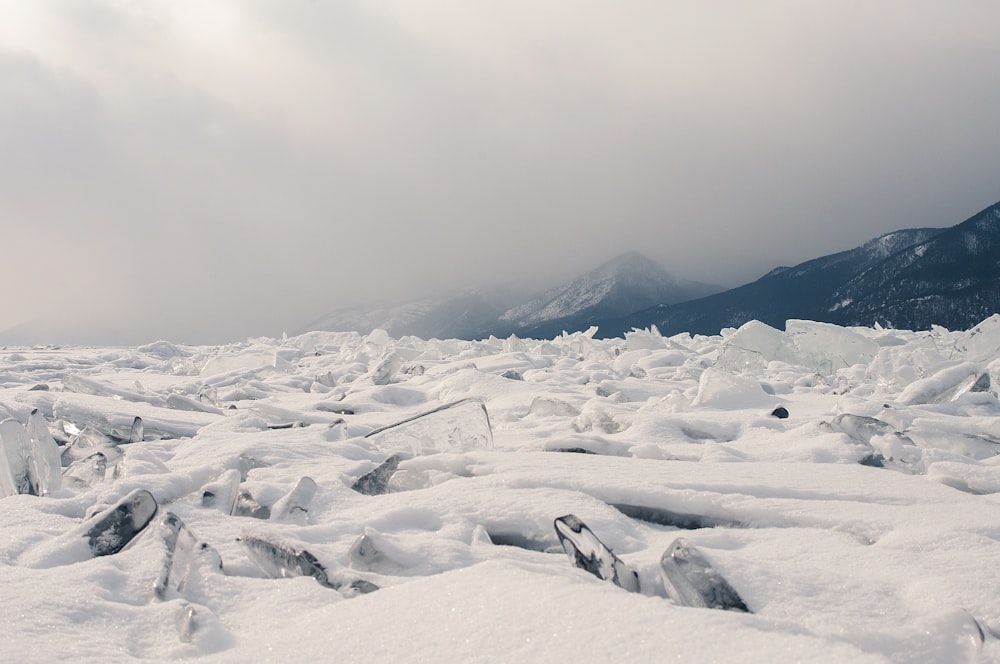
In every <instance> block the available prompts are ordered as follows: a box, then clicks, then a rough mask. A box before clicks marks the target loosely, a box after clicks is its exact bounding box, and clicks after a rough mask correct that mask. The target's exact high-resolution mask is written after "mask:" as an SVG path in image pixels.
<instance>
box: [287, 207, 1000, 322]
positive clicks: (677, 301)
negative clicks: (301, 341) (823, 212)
mask: <svg viewBox="0 0 1000 664" xmlns="http://www.w3.org/2000/svg"><path fill="white" fill-rule="evenodd" d="M998 312H1000V203H997V204H995V205H992V206H990V207H989V208H987V209H985V210H983V211H982V212H980V213H979V214H977V215H975V216H974V217H972V218H971V219H968V220H967V221H964V222H962V223H961V224H958V225H957V226H953V227H951V228H944V229H942V228H918V229H907V230H900V231H895V232H893V233H888V234H886V235H883V236H881V237H878V238H875V239H874V240H871V241H870V242H867V243H865V244H864V245H862V246H860V247H857V248H856V249H851V250H849V251H842V252H840V253H836V254H832V255H830V256H823V257H822V258H816V259H813V260H810V261H806V262H805V263H801V264H799V265H796V266H794V267H781V268H776V269H774V270H772V271H771V272H769V273H768V274H766V275H764V276H763V277H761V278H760V279H758V280H757V281H754V282H752V283H749V284H746V285H744V286H740V287H738V288H734V289H732V290H723V289H722V288H720V287H718V286H712V285H709V284H702V283H697V282H687V281H681V280H678V279H675V278H674V277H673V276H671V275H670V274H669V273H667V272H666V271H665V270H663V268H662V267H661V266H659V265H658V264H656V263H655V262H653V261H651V260H649V259H648V258H646V257H645V256H642V255H641V254H638V253H635V252H630V253H627V254H624V255H622V256H619V257H618V258H616V259H614V260H612V261H609V262H608V263H605V264H604V265H601V266H600V267H598V268H596V269H595V270H593V271H591V272H588V273H587V274H585V275H582V276H580V277H578V278H577V279H574V280H572V281H570V282H569V283H566V284H564V285H562V286H559V287H557V288H553V289H551V290H548V291H545V292H544V293H541V294H530V293H528V294H526V293H524V292H523V291H519V290H516V289H513V288H509V287H508V288H504V289H492V290H488V289H476V290H466V291H463V292H462V293H460V294H456V295H453V296H451V297H443V298H436V299H426V300H421V301H417V302H407V303H403V304H399V305H392V306H382V307H378V308H374V307H357V308H354V309H350V310H339V311H334V312H332V313H330V314H328V315H327V316H324V317H323V318H321V319H319V320H317V321H315V322H314V323H313V324H311V325H309V326H306V327H305V328H304V329H302V330H300V332H305V331H309V330H330V331H349V330H354V331H358V332H361V333H368V332H370V331H371V330H373V329H375V328H382V329H384V330H386V331H387V332H389V334H390V335H392V336H394V337H401V336H405V335H414V336H419V337H422V338H425V339H428V338H432V337H437V338H441V339H451V338H456V339H479V338H485V337H488V336H491V335H492V336H496V337H507V336H510V335H512V334H513V335H517V336H519V337H522V338H527V337H532V338H552V337H555V336H558V335H559V334H561V333H562V332H563V331H566V332H579V331H583V330H586V329H588V328H590V327H592V326H595V325H596V326H597V327H598V331H597V336H598V337H601V338H607V337H618V336H622V335H623V334H625V333H626V332H628V331H630V330H632V329H633V328H639V329H643V328H648V327H650V326H651V325H655V326H656V327H657V328H659V330H660V332H662V333H663V334H666V335H672V334H678V333H681V332H690V333H692V334H718V333H719V331H720V330H722V329H724V328H727V327H739V326H741V325H743V324H744V323H746V322H747V321H750V320H759V321H761V322H763V323H766V324H768V325H770V326H772V327H775V328H779V329H783V328H784V326H785V321H786V320H789V319H804V320H812V321H819V322H826V323H835V324H838V325H845V326H850V325H860V326H866V327H868V326H871V325H873V324H875V323H878V324H880V325H882V326H884V327H895V328H899V329H912V330H922V329H928V328H930V326H931V325H941V326H943V327H946V328H949V329H952V330H964V329H968V328H970V327H972V326H974V325H976V324H977V323H979V322H980V321H982V320H984V319H986V318H988V317H989V316H990V315H992V314H994V313H998Z"/></svg>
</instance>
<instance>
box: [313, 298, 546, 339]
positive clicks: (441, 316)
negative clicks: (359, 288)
mask: <svg viewBox="0 0 1000 664" xmlns="http://www.w3.org/2000/svg"><path fill="white" fill-rule="evenodd" d="M526 297H528V294H527V293H526V292H525V290H524V289H520V288H517V287H514V286H504V287H493V288H482V289H471V288H470V289H465V290H462V291H459V292H457V293H452V294H450V295H445V296H439V297H431V298H424V299H421V300H415V301H410V302H401V303H395V304H382V305H377V306H372V307H365V306H358V307H351V308H348V309H338V310H336V311H333V312H330V313H329V314H326V315H325V316H323V317H322V318H319V319H317V320H315V321H313V322H312V323H310V324H309V325H306V326H305V327H304V328H303V329H302V330H300V331H299V332H306V331H310V330H327V331H330V332H348V331H358V332H361V333H364V334H367V333H369V332H371V331H372V330H374V329H376V328H381V329H383V330H385V331H386V332H388V333H389V334H390V335H391V336H394V337H397V338H398V337H402V336H407V335H413V336H417V337H420V338H422V339H432V338H437V339H473V338H478V337H480V336H484V335H483V334H482V331H483V330H487V329H490V328H491V327H492V326H494V325H495V323H496V321H497V320H498V319H499V317H500V316H502V315H503V313H504V312H505V311H507V310H508V309H509V308H510V307H512V306H514V305H516V303H518V302H522V301H524V299H525V298H526ZM485 336H488V333H487V334H486V335H485Z"/></svg>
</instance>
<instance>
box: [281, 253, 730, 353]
mask: <svg viewBox="0 0 1000 664" xmlns="http://www.w3.org/2000/svg"><path fill="white" fill-rule="evenodd" d="M719 290H721V288H719V287H718V286H711V285H708V284H702V283H698V282H691V281H683V280H678V279H675V278H674V277H673V276H671V275H670V274H669V273H668V272H667V271H666V270H664V269H663V268H662V267H661V266H660V265H658V264H657V263H655V262H654V261H652V260H650V259H648V258H646V257H645V256H643V255H642V254H639V253H637V252H629V253H626V254H623V255H621V256H618V257H617V258H615V259H613V260H610V261H608V262H607V263H605V264H603V265H601V266H599V267H597V268H596V269H594V270H592V271H590V272H588V273H586V274H584V275H582V276H580V277H577V278H576V279H573V280H571V281H569V282H567V283H564V284H562V285H560V286H557V287H555V288H552V289H550V290H547V291H544V292H542V293H540V294H531V293H528V292H526V290H525V289H521V288H517V287H513V286H507V287H503V288H493V289H467V290H464V291H461V292H459V293H457V294H453V295H450V296H445V297H438V298H428V299H423V300H418V301H413V302H404V303H399V304H395V305H387V306H379V307H354V308H351V309H341V310H338V311H334V312H331V313H330V314H327V315H326V316H323V317H322V318H320V319H318V320H316V321H314V322H313V323H311V324H309V325H307V326H306V327H305V328H303V330H301V331H302V332H305V331H308V330H330V331H346V330H356V331H360V332H363V333H367V332H369V331H371V330H373V329H375V328H382V329H384V330H386V331H387V332H389V333H390V334H391V335H393V336H397V337H398V336H404V335H414V336H418V337H421V338H424V339H430V338H434V337H436V338H439V339H451V338H457V339H481V338H486V337H489V336H490V335H493V336H497V337H507V336H510V335H511V334H516V335H518V336H520V337H539V338H545V337H553V336H556V335H558V334H561V333H562V332H563V330H566V331H569V332H572V331H576V330H585V329H587V328H588V327H590V325H591V324H592V321H594V320H596V319H600V318H607V317H611V316H623V315H625V314H627V313H629V312H632V311H637V310H639V309H645V308H647V307H650V306H653V305H654V304H658V303H661V302H667V303H673V302H681V301H683V300H688V299H691V298H694V297H701V296H703V295H707V294H709V293H713V292H718V291H719Z"/></svg>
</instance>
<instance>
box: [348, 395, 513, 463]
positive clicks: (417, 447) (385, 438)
mask: <svg viewBox="0 0 1000 664" xmlns="http://www.w3.org/2000/svg"><path fill="white" fill-rule="evenodd" d="M365 438H366V439H368V441H369V442H371V443H372V444H373V445H375V446H376V447H378V448H379V449H380V450H383V451H385V452H402V453H403V454H409V455H420V454H433V453H435V452H468V451H470V450H475V449H483V448H486V449H492V447H493V429H492V427H491V425H490V416H489V414H488V413H487V412H486V406H485V404H483V402H482V401H479V400H477V399H462V400H460V401H455V402H453V403H449V404H445V405H444V406H441V407H439V408H435V409H434V410H431V411H428V412H425V413H421V414H419V415H414V416H413V417H410V418H407V419H405V420H402V421H400V422H396V423H395V424H390V425H389V426H385V427H382V428H380V429H376V430H375V431H372V432H371V433H369V434H368V435H366V436H365Z"/></svg>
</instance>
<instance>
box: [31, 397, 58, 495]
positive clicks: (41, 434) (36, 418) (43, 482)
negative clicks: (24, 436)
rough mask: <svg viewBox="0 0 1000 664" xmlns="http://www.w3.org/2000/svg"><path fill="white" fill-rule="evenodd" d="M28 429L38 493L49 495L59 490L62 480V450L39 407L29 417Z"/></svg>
mask: <svg viewBox="0 0 1000 664" xmlns="http://www.w3.org/2000/svg"><path fill="white" fill-rule="evenodd" d="M27 431H28V441H29V444H30V447H31V460H32V467H33V468H34V475H35V478H36V482H37V488H38V495H40V496H44V495H48V494H49V493H51V492H53V491H57V490H58V489H59V487H60V484H61V481H62V460H61V458H60V454H61V452H60V451H59V446H58V445H57V444H56V441H55V439H54V438H53V437H52V434H51V433H50V432H49V425H48V423H47V422H46V421H45V416H44V415H42V413H41V412H40V411H39V410H38V409H37V408H35V409H34V410H32V411H31V415H30V416H29V417H28V426H27Z"/></svg>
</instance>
